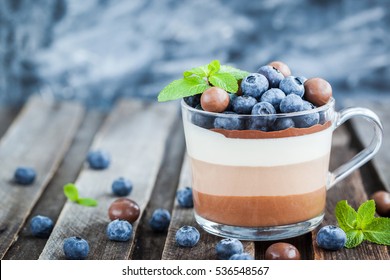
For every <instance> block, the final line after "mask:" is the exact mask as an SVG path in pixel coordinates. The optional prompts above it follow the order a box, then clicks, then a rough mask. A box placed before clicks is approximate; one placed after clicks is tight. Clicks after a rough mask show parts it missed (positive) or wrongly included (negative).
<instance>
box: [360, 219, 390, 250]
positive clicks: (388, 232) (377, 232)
mask: <svg viewBox="0 0 390 280" xmlns="http://www.w3.org/2000/svg"><path fill="white" fill-rule="evenodd" d="M363 234H364V238H365V239H367V240H368V241H371V242H374V243H377V244H381V245H387V246H389V245H390V218H383V217H381V218H374V219H373V221H372V222H371V223H370V224H368V225H367V226H366V227H365V229H364V232H363Z"/></svg>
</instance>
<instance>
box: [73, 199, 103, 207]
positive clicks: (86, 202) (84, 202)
mask: <svg viewBox="0 0 390 280" xmlns="http://www.w3.org/2000/svg"><path fill="white" fill-rule="evenodd" d="M77 203H78V204H80V205H84V206H97V205H98V202H97V201H96V200H95V199H92V198H79V199H77Z"/></svg>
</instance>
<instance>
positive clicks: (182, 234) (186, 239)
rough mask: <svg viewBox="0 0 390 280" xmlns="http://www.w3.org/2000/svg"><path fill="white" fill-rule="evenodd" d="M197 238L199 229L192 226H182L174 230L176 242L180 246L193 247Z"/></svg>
mask: <svg viewBox="0 0 390 280" xmlns="http://www.w3.org/2000/svg"><path fill="white" fill-rule="evenodd" d="M199 238H200V233H199V231H198V230H197V229H196V228H194V227H192V226H183V227H181V228H179V230H178V231H177V232H176V243H177V244H178V245H179V246H181V247H194V246H195V245H196V243H198V241H199Z"/></svg>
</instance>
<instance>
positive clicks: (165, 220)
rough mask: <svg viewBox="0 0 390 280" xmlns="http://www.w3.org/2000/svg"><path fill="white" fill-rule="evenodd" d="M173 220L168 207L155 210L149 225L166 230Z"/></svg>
mask: <svg viewBox="0 0 390 280" xmlns="http://www.w3.org/2000/svg"><path fill="white" fill-rule="evenodd" d="M170 222H171V214H169V211H168V210H166V209H161V208H159V209H156V210H154V212H153V214H152V217H151V218H150V220H149V226H150V227H151V228H152V230H154V231H164V230H166V229H167V228H168V227H169V223H170Z"/></svg>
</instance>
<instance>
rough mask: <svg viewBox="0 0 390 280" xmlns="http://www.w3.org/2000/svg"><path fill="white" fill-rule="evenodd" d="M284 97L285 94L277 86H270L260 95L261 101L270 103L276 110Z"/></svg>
mask: <svg viewBox="0 0 390 280" xmlns="http://www.w3.org/2000/svg"><path fill="white" fill-rule="evenodd" d="M285 97H286V94H285V93H284V92H283V91H281V90H280V89H278V88H270V89H269V90H267V91H266V92H264V94H263V95H262V96H261V99H260V100H261V101H264V102H268V103H271V104H272V106H274V108H275V110H276V111H279V105H280V102H282V99H283V98H285Z"/></svg>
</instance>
